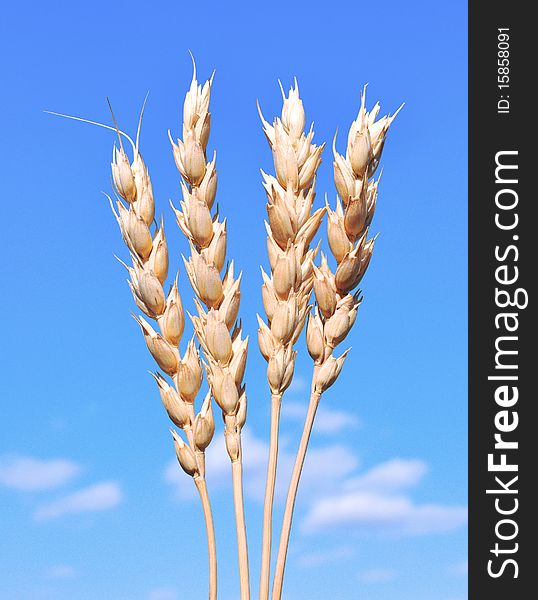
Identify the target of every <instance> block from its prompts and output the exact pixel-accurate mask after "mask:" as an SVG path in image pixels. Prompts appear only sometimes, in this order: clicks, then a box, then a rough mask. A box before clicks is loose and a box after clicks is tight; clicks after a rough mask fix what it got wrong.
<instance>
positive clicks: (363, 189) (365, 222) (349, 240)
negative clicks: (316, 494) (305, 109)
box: [272, 88, 400, 600]
mask: <svg viewBox="0 0 538 600" xmlns="http://www.w3.org/2000/svg"><path fill="white" fill-rule="evenodd" d="M365 101H366V88H365V89H364V90H363V92H362V94H361V106H360V110H359V114H358V116H357V119H356V120H355V121H353V123H352V124H351V128H350V130H349V134H348V142H347V150H346V155H345V157H344V156H342V155H340V154H338V152H337V151H336V135H335V138H334V142H333V152H334V163H333V166H334V181H335V184H336V189H337V191H338V194H339V196H340V198H341V199H342V202H343V207H342V203H341V202H340V198H338V196H337V200H336V210H335V211H332V210H331V209H330V208H329V206H328V205H327V212H328V228H327V235H328V241H329V247H330V249H331V253H332V254H333V256H334V257H335V259H336V262H337V268H336V271H335V272H334V273H333V272H332V271H331V269H330V267H329V264H328V261H327V257H326V256H325V255H324V254H323V253H322V255H321V265H320V266H319V267H316V266H314V277H315V279H314V292H315V296H316V307H315V310H314V312H313V314H311V315H309V319H308V325H307V334H306V339H307V347H308V352H309V354H310V356H311V357H312V359H313V361H314V373H313V376H312V386H311V396H310V402H309V406H308V411H307V416H306V419H305V424H304V427H303V433H302V436H301V441H300V444H299V449H298V451H297V457H296V459H295V464H294V467H293V472H292V476H291V480H290V485H289V489H288V495H287V498H286V506H285V509H284V518H283V522H282V530H281V534H280V543H279V548H278V555H277V562H276V568H275V577H274V581H273V591H272V600H280V598H281V596H282V586H283V581H284V569H285V566H286V556H287V551H288V545H289V538H290V533H291V526H292V520H293V512H294V507H295V500H296V497H297V490H298V487H299V481H300V477H301V472H302V469H303V465H304V460H305V456H306V452H307V449H308V442H309V439H310V434H311V432H312V427H313V425H314V419H315V416H316V411H317V408H318V405H319V401H320V398H321V395H322V394H323V392H325V391H326V390H327V389H328V388H329V387H330V386H331V385H332V384H333V383H334V382H335V381H336V379H337V378H338V376H339V375H340V372H341V370H342V366H343V364H344V360H345V358H346V356H347V354H348V352H349V350H346V351H345V352H344V353H343V354H341V355H340V356H339V357H338V358H335V357H334V356H333V351H334V349H335V348H336V346H338V345H339V344H340V343H341V342H342V341H343V340H344V339H345V338H346V336H347V334H348V333H349V331H350V330H351V328H352V327H353V324H354V323H355V319H356V317H357V310H358V307H359V305H360V303H361V301H362V297H361V295H360V291H358V292H355V293H354V294H352V293H351V292H352V291H353V290H354V289H355V288H356V287H357V286H358V285H359V283H360V281H361V279H362V278H363V277H364V274H365V272H366V269H367V268H368V265H369V263H370V259H371V257H372V252H373V249H374V242H375V238H373V239H368V230H369V226H370V223H371V221H372V219H373V216H374V212H375V207H376V201H377V194H378V185H379V179H378V180H377V181H374V180H373V179H372V178H373V176H374V174H375V171H376V169H377V167H378V165H379V161H380V158H381V153H382V151H383V146H384V144H385V139H386V135H387V131H388V128H389V126H390V125H391V123H392V121H393V120H394V118H395V117H396V115H397V114H398V112H399V110H400V109H398V111H396V113H395V114H394V115H392V116H385V117H382V118H381V119H379V120H377V121H376V118H377V116H378V113H379V109H380V107H379V103H378V104H376V105H375V106H374V108H373V110H372V111H371V112H367V111H366V107H365Z"/></svg>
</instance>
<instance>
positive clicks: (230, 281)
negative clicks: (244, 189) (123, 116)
mask: <svg viewBox="0 0 538 600" xmlns="http://www.w3.org/2000/svg"><path fill="white" fill-rule="evenodd" d="M212 84H213V77H211V78H210V79H209V80H208V81H206V82H205V84H204V85H203V86H202V85H199V84H198V81H197V78H196V68H194V73H193V78H192V83H191V85H190V88H189V90H188V92H187V94H186V96H185V101H184V105H183V123H182V130H181V138H179V139H177V140H176V141H174V139H173V137H172V135H171V134H169V137H170V141H171V144H172V151H173V156H174V159H175V163H176V166H177V169H178V171H179V174H180V176H181V191H182V196H183V198H182V200H181V202H180V208H176V207H174V206H173V205H172V209H173V211H174V213H175V216H176V220H177V224H178V226H179V228H180V230H181V231H182V233H183V234H184V235H185V237H186V238H187V240H188V247H189V254H188V257H187V258H185V257H184V258H183V261H184V264H185V271H186V273H187V276H188V279H189V281H190V284H191V286H192V289H193V292H194V295H195V298H194V303H195V308H196V313H197V314H196V315H192V316H191V315H189V317H190V320H191V321H192V324H193V329H194V335H193V337H192V338H191V339H190V340H189V341H188V343H187V344H186V349H185V352H184V353H183V355H182V354H181V353H180V349H179V345H180V342H181V340H182V338H183V333H184V328H185V314H184V310H183V304H182V300H181V298H180V295H179V290H178V286H177V281H178V275H175V277H173V280H172V283H171V285H170V286H169V288H168V289H167V288H165V285H166V280H167V278H168V275H169V273H168V271H169V264H168V256H169V252H168V245H167V241H166V236H165V232H164V222H163V219H161V220H160V221H159V222H156V221H155V202H154V197H153V190H152V185H151V179H150V176H149V172H148V168H147V166H146V164H145V163H144V161H143V159H142V155H141V153H140V124H141V122H142V114H143V111H142V114H141V116H140V121H139V125H138V131H137V135H136V139H135V140H133V139H132V138H131V137H129V136H128V135H127V134H126V133H124V132H123V131H121V130H120V129H119V128H118V126H117V124H116V121H115V119H114V126H108V125H102V124H99V123H94V124H96V125H101V126H103V127H106V128H107V129H111V130H113V131H115V132H116V134H117V142H116V143H115V144H114V148H113V155H112V180H113V188H114V195H115V199H114V200H112V199H111V198H110V197H109V200H110V205H111V207H112V211H113V213H114V216H115V217H116V220H117V222H118V225H119V228H120V231H121V234H122V237H123V241H124V242H125V245H126V246H127V249H128V251H129V254H130V258H131V263H130V264H126V263H122V264H124V266H125V267H126V269H127V271H128V273H129V286H130V288H131V291H132V293H133V297H134V301H135V303H136V305H137V306H138V308H139V309H140V311H141V312H142V313H143V316H142V315H139V316H135V319H136V321H137V322H138V324H139V325H140V329H141V331H142V334H143V336H144V339H145V342H146V345H147V347H148V350H149V351H150V353H151V355H152V356H153V358H154V359H155V362H156V363H157V366H158V367H159V369H160V371H162V372H159V371H157V372H155V373H152V375H153V377H154V378H155V381H156V383H157V387H158V390H159V393H160V396H161V399H162V402H163V405H164V407H165V409H166V412H167V413H168V416H169V417H170V420H171V421H172V423H173V424H174V425H175V427H176V428H177V429H175V428H172V429H171V430H170V431H171V434H172V438H173V443H174V446H175V452H176V455H177V459H178V462H179V464H180V466H181V468H182V469H183V471H185V473H186V474H187V475H188V476H189V477H191V478H192V480H193V483H194V485H195V486H196V489H197V490H198V493H199V495H200V500H201V504H202V509H203V514H204V518H205V525H206V531H207V544H208V555H209V599H210V600H214V599H215V598H217V551H216V544H215V531H214V526H213V516H212V511H211V504H210V499H209V493H208V487H207V483H206V468H205V450H206V448H207V447H208V445H209V444H210V443H211V441H212V439H213V436H214V433H215V421H214V415H213V401H214V402H215V403H216V405H217V407H218V409H220V410H221V411H222V417H223V421H224V438H225V446H226V450H227V452H228V455H229V458H230V463H231V474H232V482H233V498H234V506H235V518H236V530H237V546H238V564H239V581H240V598H241V600H248V599H249V598H250V576H249V561H248V546H247V534H246V525H245V513H244V502H243V474H242V465H243V450H242V445H241V430H242V429H243V426H244V425H245V422H246V417H247V395H246V390H245V384H244V383H243V375H244V373H245V366H246V360H247V350H248V337H244V336H243V332H242V326H241V321H240V320H239V321H238V312H239V304H240V295H241V292H240V283H241V274H239V275H236V274H235V273H234V264H233V261H229V262H227V260H226V235H227V234H226V219H225V218H222V217H221V216H220V214H219V212H218V210H215V211H213V214H212V212H211V211H212V210H213V207H214V204H215V198H216V193H217V168H216V154H215V153H214V154H213V156H212V157H211V155H209V156H210V158H208V151H207V146H208V142H209V134H210V128H211V113H210V112H209V101H210V95H211V87H212ZM281 90H282V98H283V107H282V114H281V116H280V117H276V118H275V119H274V120H273V122H272V124H271V123H269V122H268V121H266V120H265V119H264V117H263V115H262V112H261V110H260V109H259V107H258V110H259V112H260V117H261V120H262V125H263V131H264V133H265V136H266V138H267V141H268V142H269V146H270V148H271V151H272V154H273V160H274V175H271V174H267V173H264V172H262V177H263V187H264V188H265V192H266V195H267V215H268V220H267V222H266V229H267V250H268V258H269V267H270V268H269V273H266V272H265V271H264V270H263V269H262V277H263V285H262V290H261V294H262V299H263V306H264V309H265V317H266V318H265V319H264V318H262V317H260V316H258V322H259V330H258V342H259V347H260V351H261V353H262V355H263V357H264V358H265V360H266V361H267V380H268V384H269V390H270V395H271V424H270V447H269V460H268V469H267V482H266V490H265V502H264V515H263V541H262V557H261V573H260V588H259V598H260V600H268V599H269V597H270V595H271V598H272V599H273V600H280V599H281V596H282V586H283V580H284V569H285V565H286V556H287V551H288V544H289V539H290V532H291V527H292V520H293V512H294V507H295V500H296V497H297V490H298V487H299V480H300V477H301V471H302V468H303V464H304V460H305V456H306V452H307V448H308V443H309V439H310V434H311V431H312V427H313V424H314V419H315V415H316V410H317V408H318V405H319V402H320V398H321V396H322V394H323V393H324V392H325V391H326V390H327V389H328V388H329V387H330V386H331V385H332V384H333V383H334V382H335V381H336V379H337V378H338V376H339V374H340V371H341V369H342V366H343V363H344V360H345V358H346V356H347V354H348V352H349V350H346V351H344V352H342V353H341V354H340V355H339V356H335V355H334V350H335V348H336V347H337V346H338V345H340V344H341V343H342V342H343V341H344V339H345V338H346V336H347V335H348V333H349V331H350V330H351V328H352V327H353V324H354V323H355V320H356V318H357V311H358V308H359V305H360V303H361V300H362V296H361V292H360V291H359V290H357V286H358V285H359V283H360V281H361V279H362V278H363V276H364V274H365V272H366V269H367V268H368V265H369V263H370V258H371V256H372V252H373V249H374V240H375V238H374V239H372V238H369V237H368V234H369V226H370V223H371V221H372V218H373V216H374V212H375V207H376V201H377V194H378V184H379V179H377V180H376V179H374V175H375V172H376V170H377V167H378V165H379V161H380V158H381V153H382V151H383V146H384V144H385V139H386V136H387V132H388V129H389V126H390V125H391V123H392V121H393V120H394V118H395V116H396V114H397V113H398V111H399V110H400V109H398V111H396V113H395V114H394V115H392V116H384V117H381V118H378V114H379V109H380V107H379V104H376V105H375V106H374V108H373V109H372V110H371V111H370V112H368V111H367V110H366V106H365V100H366V98H365V91H366V90H365V89H364V90H363V91H362V94H361V99H360V108H359V112H358V115H357V118H356V119H355V120H354V121H353V123H352V124H351V127H350V129H349V133H348V137H347V146H346V151H345V154H344V155H342V154H339V153H338V152H337V150H336V136H335V138H334V141H333V154H334V161H333V168H334V182H335V185H336V190H337V192H338V194H337V198H336V207H335V209H334V210H332V209H331V208H330V207H329V204H328V203H327V201H326V202H325V204H326V206H324V207H321V208H318V209H317V210H313V207H314V200H315V195H316V194H315V183H316V174H317V171H318V168H319V166H320V163H321V155H322V152H323V150H324V147H325V144H321V145H316V144H314V143H313V138H314V131H313V129H312V127H310V129H308V130H307V129H305V124H306V116H305V111H304V108H303V103H302V101H301V99H300V97H299V88H298V85H297V82H296V81H295V83H294V86H293V87H291V89H290V90H289V93H288V95H287V96H286V94H285V92H284V90H283V89H282V87H281ZM112 115H113V113H112ZM62 116H66V115H62ZM113 116H114V115H113ZM70 118H75V117H70ZM78 120H84V119H78ZM86 122H90V121H86ZM129 154H132V156H131V157H130V156H129ZM231 208H232V209H233V207H231ZM325 216H327V220H328V223H327V238H328V245H329V248H330V251H331V253H332V255H333V256H334V259H335V262H336V268H335V269H332V268H331V266H330V262H329V260H328V258H327V256H326V255H325V254H324V253H323V252H319V248H320V244H318V245H317V246H316V247H311V245H312V241H313V239H314V237H315V236H316V234H317V233H318V230H319V228H320V226H321V224H322V222H323V219H324V217H325ZM318 254H319V261H318ZM316 262H319V264H316ZM355 290H356V291H355ZM312 291H313V292H314V297H313V295H312ZM148 319H149V320H150V321H153V325H152V324H151V322H150V321H148ZM305 324H306V346H307V349H308V353H309V354H310V356H311V358H312V361H313V363H314V366H313V375H312V385H311V396H310V402H309V405H308V411H307V415H306V420H305V423H304V429H303V433H302V436H301V439H300V442H299V447H298V451H297V456H296V459H295V465H294V467H293V472H292V475H291V480H290V483H289V488H288V494H287V499H286V504H285V508H284V517H283V521H282V527H281V532H280V543H279V545H278V553H277V557H276V563H275V571H274V578H273V584H272V592H271V594H270V587H271V586H270V574H271V549H272V530H273V501H274V495H275V482H276V474H277V459H278V442H279V423H280V407H281V403H282V397H283V395H284V392H285V391H286V389H287V388H288V387H289V386H290V384H291V382H292V379H293V374H294V364H295V357H296V353H297V351H296V350H295V349H294V347H295V345H296V343H297V342H298V340H299V337H300V335H301V332H302V331H303V329H304V327H305ZM204 374H205V377H206V379H207V383H208V388H209V392H208V393H207V395H206V396H205V398H204V399H203V401H202V402H201V404H200V406H199V411H198V409H197V407H196V405H197V399H198V395H199V392H200V389H201V386H202V382H203V378H204ZM257 395H258V396H259V395H260V394H259V393H257ZM178 430H179V431H178ZM180 431H182V432H183V435H182V434H181V433H180Z"/></svg>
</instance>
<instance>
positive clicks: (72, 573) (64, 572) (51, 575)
mask: <svg viewBox="0 0 538 600" xmlns="http://www.w3.org/2000/svg"><path fill="white" fill-rule="evenodd" d="M77 575H78V572H77V570H76V569H75V568H74V567H72V566H71V565H53V566H52V567H49V568H48V569H47V570H46V571H45V577H47V579H73V578H74V577H76V576H77Z"/></svg>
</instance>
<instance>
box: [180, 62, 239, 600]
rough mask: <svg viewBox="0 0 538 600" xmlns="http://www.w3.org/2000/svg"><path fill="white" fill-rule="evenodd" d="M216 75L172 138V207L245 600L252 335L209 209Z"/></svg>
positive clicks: (222, 228) (193, 97)
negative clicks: (247, 378) (224, 463)
mask: <svg viewBox="0 0 538 600" xmlns="http://www.w3.org/2000/svg"><path fill="white" fill-rule="evenodd" d="M211 85H212V78H211V79H209V80H208V81H207V82H206V83H205V84H204V85H203V86H201V85H199V84H198V82H197V80H196V69H195V68H194V74H193V78H192V83H191V86H190V89H189V91H188V92H187V94H186V96H185V102H184V109H183V140H178V141H177V143H174V142H173V141H172V145H173V151H174V157H175V161H176V165H177V168H178V170H179V172H180V173H181V176H182V179H183V180H182V182H181V187H182V193H183V200H182V202H181V210H178V209H175V208H174V210H175V213H176V217H177V222H178V225H179V227H180V229H181V231H182V232H183V233H184V234H185V236H186V237H187V239H188V240H189V245H190V257H189V259H188V260H187V259H184V261H185V267H186V270H187V273H188V276H189V279H190V282H191V285H192V288H193V290H194V292H195V294H196V296H197V299H198V300H197V302H196V308H197V312H198V315H197V316H192V317H191V318H192V321H193V323H194V329H195V332H196V335H197V337H198V340H199V342H200V344H201V346H202V348H203V350H204V356H205V359H206V361H207V373H208V381H209V383H210V386H211V392H212V394H213V397H214V398H215V401H216V402H217V404H218V405H219V407H220V408H221V409H222V415H223V419H224V436H225V441H226V449H227V452H228V455H229V457H230V461H231V468H232V480H233V495H234V506H235V517H236V529H237V542H238V559H239V580H240V595H241V600H249V598H250V582H249V567H248V546H247V534H246V525H245V514H244V500H243V456H242V447H241V430H242V428H243V426H244V424H245V420H246V414H247V396H246V393H245V386H244V385H243V383H242V381H243V375H244V372H245V366H246V359H247V348H248V338H246V339H242V335H241V333H242V332H241V323H240V322H239V323H237V315H238V311H239V302H240V289H239V288H240V283H241V274H239V276H238V277H236V278H235V277H234V268H233V262H231V263H230V264H229V265H228V266H227V268H226V270H225V273H224V276H223V277H222V278H221V275H220V273H221V271H222V270H223V267H224V263H225V261H226V220H223V221H220V220H219V214H218V211H217V212H216V214H215V215H214V216H213V217H212V216H211V208H212V206H213V203H214V200H215V194H216V190H217V171H216V166H215V165H216V157H215V155H214V156H213V159H212V160H211V161H208V160H207V157H206V152H207V143H208V140H209V132H210V119H211V115H210V113H209V100H210V93H211Z"/></svg>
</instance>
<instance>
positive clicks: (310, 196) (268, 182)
mask: <svg viewBox="0 0 538 600" xmlns="http://www.w3.org/2000/svg"><path fill="white" fill-rule="evenodd" d="M281 90H282V98H283V109H282V115H281V118H278V117H277V118H275V120H274V121H273V124H272V125H271V124H269V123H268V122H267V121H266V120H265V119H264V118H263V115H262V113H261V110H260V117H261V119H262V123H263V129H264V132H265V135H266V137H267V140H268V141H269V145H270V147H271V150H272V152H273V159H274V166H275V173H276V177H274V176H272V175H268V174H266V173H264V172H263V171H262V175H263V180H264V183H263V185H264V188H265V191H266V193H267V198H268V203H267V214H268V222H266V229H267V234H268V238H267V248H268V254H269V263H270V267H271V275H270V276H268V275H267V274H266V273H265V272H264V271H263V269H262V276H263V281H264V283H263V286H262V296H263V304H264V308H265V313H266V316H267V324H266V323H265V322H264V321H263V319H262V318H261V317H259V316H258V322H259V326H260V328H259V331H258V339H259V344H260V350H261V352H262V354H263V356H264V357H265V359H266V360H267V362H268V365H267V379H268V382H269V387H270V389H271V433H270V447H269V462H268V467H267V480H266V488H265V501H264V514H263V540H262V563H261V573H260V600H267V598H268V597H269V577H270V567H271V540H272V521H273V516H272V515H273V502H274V493H275V482H276V472H277V461H278V435H279V421H280V406H281V401H282V395H283V394H284V391H285V390H286V389H287V388H288V386H289V385H290V384H291V381H292V378H293V371H294V365H295V356H296V352H295V351H294V350H293V346H294V344H295V342H296V341H297V339H298V338H299V336H300V334H301V331H302V330H303V327H304V323H305V320H306V315H307V313H308V310H309V305H308V302H309V300H310V295H311V293H312V286H313V260H314V258H315V256H316V253H317V248H316V249H310V248H309V246H310V243H311V241H312V239H313V238H314V236H315V235H316V232H317V230H318V228H319V226H320V224H321V220H322V218H323V214H324V212H325V209H324V208H321V209H318V210H317V211H315V212H314V213H313V214H311V211H312V206H313V202H314V198H315V191H314V187H315V179H316V172H317V169H318V167H319V165H320V162H321V153H322V151H323V148H324V144H322V145H321V146H316V145H315V144H313V143H312V138H313V136H314V131H313V129H312V127H311V128H310V130H309V131H308V133H306V132H305V131H304V126H305V120H306V118H305V112H304V108H303V103H302V101H301V99H300V97H299V88H298V85H297V81H295V86H294V87H292V88H290V91H289V94H288V96H287V97H286V95H285V93H284V90H283V89H282V86H281Z"/></svg>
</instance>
